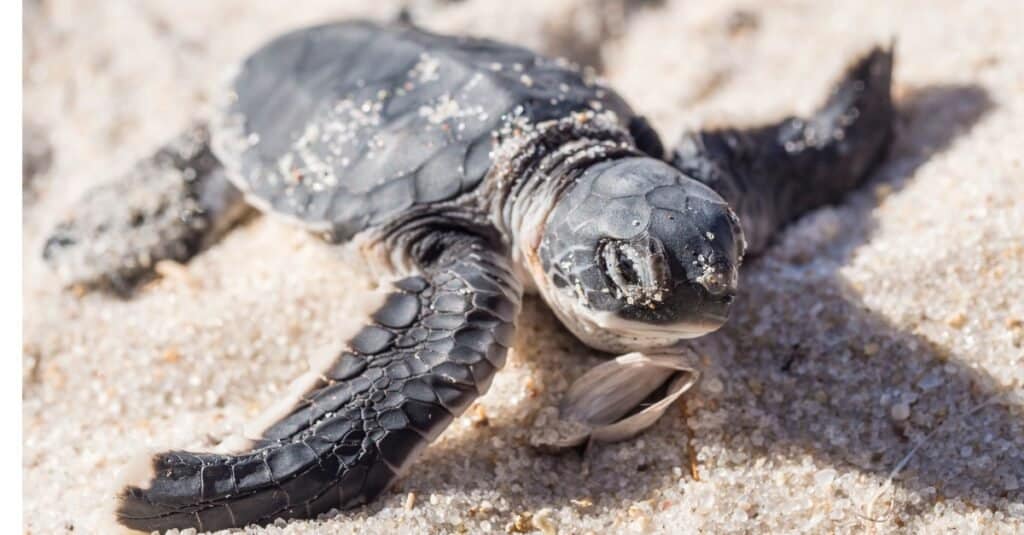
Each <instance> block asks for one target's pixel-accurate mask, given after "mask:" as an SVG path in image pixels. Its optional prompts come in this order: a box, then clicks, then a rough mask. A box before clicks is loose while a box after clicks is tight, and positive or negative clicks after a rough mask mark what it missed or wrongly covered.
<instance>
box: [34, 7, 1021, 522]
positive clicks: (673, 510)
mask: <svg viewBox="0 0 1024 535" xmlns="http://www.w3.org/2000/svg"><path fill="white" fill-rule="evenodd" d="M345 4H355V3H354V2H349V3H345V2H336V1H328V0H317V1H310V2H302V3H301V5H295V4H283V3H280V2H269V1H268V2H251V1H242V0H225V1H218V2H180V1H172V0H154V1H148V2H134V1H128V0H121V1H89V0H73V1H72V0H46V1H28V2H26V3H25V72H24V75H25V82H24V84H25V102H24V104H25V117H24V120H25V122H26V133H27V136H26V139H27V140H31V142H30V143H29V146H28V147H27V150H26V156H29V157H30V163H31V165H28V166H26V170H28V171H29V174H28V175H27V176H26V178H25V181H24V187H25V199H26V200H25V206H24V208H25V210H24V221H23V222H24V250H23V260H22V262H23V268H24V274H25V275H24V281H23V290H24V318H25V319H24V348H23V353H24V358H23V361H24V367H23V369H24V373H23V383H24V404H23V409H22V410H23V415H24V429H23V432H24V459H23V466H24V474H25V478H24V497H25V500H24V516H25V531H26V532H27V533H33V534H43V533H66V532H70V531H72V530H74V532H76V533H83V532H84V533H97V532H103V531H102V528H100V526H102V525H103V524H102V523H101V522H102V521H103V520H104V519H103V513H102V512H101V511H103V509H104V507H105V506H106V505H109V500H110V498H109V496H110V492H111V491H110V486H111V481H112V480H113V479H114V474H115V473H116V472H117V471H118V470H119V469H120V468H121V467H122V466H124V465H125V463H126V462H127V461H128V460H129V459H131V458H133V457H134V456H135V455H137V454H138V453H139V452H140V451H147V450H155V449H163V448H168V447H208V446H210V445H211V444H213V443H214V442H216V440H217V439H218V438H220V437H223V436H226V435H228V434H230V433H233V432H237V431H238V430H240V429H241V427H242V426H243V425H244V423H245V421H246V420H247V419H248V418H250V417H251V416H253V415H256V414H258V413H259V411H260V409H261V408H262V407H265V406H266V405H268V404H270V403H271V402H272V401H273V400H274V399H275V396H277V395H279V394H280V392H281V391H282V390H283V389H284V388H286V386H287V384H288V383H289V381H290V380H291V379H292V378H294V377H296V376H298V375H299V374H300V373H301V372H302V371H303V370H304V369H305V367H306V364H305V363H306V362H307V359H309V358H311V357H315V355H316V354H317V351H320V350H322V348H324V347H332V344H335V345H336V344H337V343H338V342H339V340H338V339H337V337H336V335H335V334H336V333H337V332H341V330H342V329H343V327H344V326H345V325H346V322H349V321H351V320H350V316H351V315H352V313H353V311H354V310H357V309H358V307H359V304H360V302H361V299H363V298H365V296H367V295H370V292H372V291H373V290H372V283H371V281H370V279H369V278H368V277H367V275H366V274H365V272H364V271H363V270H362V269H361V268H360V266H359V265H358V264H356V263H352V262H345V260H344V259H340V260H339V259H338V258H337V257H336V256H335V255H333V254H332V253H331V252H330V251H329V250H328V249H327V248H326V247H324V246H323V245H322V244H321V243H320V242H318V241H317V240H316V239H315V238H313V237H311V236H308V235H306V234H305V233H303V232H301V231H298V230H295V229H294V228H291V227H288V226H287V225H284V224H282V223H279V222H277V221H273V220H270V219H267V218H263V219H256V220H254V221H252V222H250V223H248V224H246V225H244V226H243V227H242V228H239V229H238V230H237V231H236V232H234V233H232V234H231V235H229V236H228V237H227V238H226V239H225V240H224V241H223V242H221V243H220V244H218V245H217V246H216V247H214V248H212V249H210V250H209V251H208V252H206V253H204V254H203V255H201V256H199V257H198V258H196V259H195V260H194V261H193V262H191V263H190V264H189V265H188V266H187V268H186V269H184V270H169V271H168V275H167V276H165V277H164V278H163V279H162V280H160V281H158V282H157V283H154V284H153V285H151V286H150V287H148V288H147V289H146V290H145V291H143V292H142V293H141V294H140V295H139V296H138V297H137V298H135V299H133V300H130V301H121V300H116V299H112V298H109V297H105V296H102V295H85V296H80V297H77V296H75V295H74V294H73V293H70V292H66V291H62V290H61V289H60V287H59V285H58V283H57V281H56V279H55V277H54V276H53V274H52V273H50V272H49V271H48V270H47V268H46V267H45V266H44V265H43V263H42V261H41V260H40V256H39V252H40V250H41V245H42V241H43V240H44V238H45V236H46V232H47V230H48V228H49V227H50V226H51V225H52V224H54V222H55V221H56V220H57V219H58V218H59V217H60V216H61V214H62V213H63V212H64V211H65V210H67V209H68V208H69V206H71V204H72V203H73V201H74V200H75V198H76V197H77V196H78V195H79V194H81V192H82V191H84V190H85V189H86V188H88V187H89V186H91V185H93V184H96V183H98V182H100V181H103V180H106V179H110V178H111V177H113V176H114V175H115V174H116V173H117V172H118V171H120V170H123V169H125V168H126V167H127V166H128V165H129V164H130V163H131V162H132V161H133V160H134V159H136V158H138V157H140V156H142V155H143V154H145V153H146V152H147V151H148V150H151V149H152V147H154V146H155V145H156V144H157V143H159V142H161V141H162V140H163V139H165V138H168V137H169V136H171V135H172V134H174V133H175V132H176V131H177V130H178V129H179V128H180V127H182V126H183V125H185V124H186V123H187V122H188V121H189V120H190V118H192V117H194V116H195V115H196V114H199V113H201V112H202V110H203V109H204V107H205V106H207V104H208V101H209V98H210V95H211V94H213V92H214V89H215V88H216V87H217V84H218V83H219V81H220V78H221V76H220V73H221V72H223V71H224V70H225V68H226V66H228V65H230V64H231V63H232V62H233V61H234V60H236V59H237V58H239V57H241V56H242V55H243V54H244V53H245V52H246V51H248V50H250V49H251V48H252V47H253V46H255V45H257V44H259V43H260V42H262V41H264V40H265V39H267V38H269V37H270V36H272V35H274V34H275V33H277V32H279V31H281V30H283V29H286V28H292V27H296V26H299V25H303V24H307V23H313V22H316V21H322V20H327V19H332V18H340V17H351V16H363V17H371V18H376V19H385V18H389V17H391V16H393V15H394V13H395V12H396V11H397V5H396V3H395V2H389V1H379V2H372V3H371V2H367V3H365V4H364V5H345ZM596 6H600V9H598V8H597V7H596ZM411 9H412V13H413V15H414V16H415V17H416V20H417V21H419V23H420V24H422V25H424V26H426V27H428V28H432V29H436V30H443V31H450V32H454V31H461V32H473V33H476V34H482V35H488V36H494V37H497V38H501V39H505V40H509V41H513V42H517V43H521V44H524V45H527V46H531V47H535V48H538V49H541V50H544V51H546V52H550V53H553V54H564V55H568V56H570V57H572V58H574V59H578V60H581V61H584V62H587V63H590V64H594V65H597V66H598V67H599V68H600V71H601V72H602V74H603V75H604V76H605V77H606V78H607V79H608V80H609V82H610V83H611V84H612V85H613V86H614V87H616V88H617V89H618V90H620V91H621V92H622V93H623V94H624V95H625V96H626V97H627V98H628V99H629V100H630V102H632V103H633V105H634V106H635V107H636V108H637V109H638V110H640V111H641V112H643V113H645V114H647V115H648V116H649V117H650V118H651V119H652V121H653V122H654V124H655V125H656V126H657V127H658V128H659V130H660V131H661V132H662V133H663V135H664V137H665V139H666V141H667V142H669V143H671V142H672V140H674V139H676V137H677V136H678V134H679V133H680V132H681V131H682V130H683V129H684V128H693V127H698V126H701V125H714V124H726V123H729V124H752V123H756V122H758V121H763V120H769V119H774V118H778V117H780V116H782V115H784V114H787V113H793V112H806V111H808V110H811V109H812V108H813V107H814V106H815V105H816V104H817V103H818V102H819V101H820V99H821V98H822V97H823V95H824V92H825V91H826V89H827V87H828V85H829V82H830V81H831V80H832V79H833V78H834V76H835V75H836V74H837V73H838V71H840V70H841V68H842V66H843V64H844V63H846V62H847V61H848V60H849V59H850V58H851V57H853V56H854V55H856V54H857V53H858V52H859V51H862V50H864V49H866V48H867V47H868V46H869V45H870V44H872V43H875V42H879V41H882V42H887V41H889V39H890V38H891V37H896V38H897V39H898V63H897V67H896V95H897V98H898V101H899V108H900V114H899V120H898V124H897V126H896V130H897V139H896V142H895V144H894V146H893V148H892V154H891V156H890V158H889V159H888V160H887V162H886V163H885V164H884V166H883V167H882V168H881V169H880V170H879V172H878V173H877V176H876V177H875V178H874V179H873V180H872V182H871V184H869V185H868V186H866V187H864V188H863V189H862V190H861V191H859V192H858V193H856V194H855V195H853V196H851V198H850V199H849V200H848V201H847V202H844V203H843V204H842V205H841V206H836V207H830V208H825V209H822V210H819V211H817V212H815V213H812V214H810V215H808V216H807V217H805V218H804V219H802V220H801V221H800V222H798V223H797V224H795V225H794V226H792V227H791V228H790V229H788V230H787V231H786V232H785V233H784V234H783V235H781V236H780V239H779V240H778V243H777V244H776V246H775V247H773V248H772V249H771V250H770V251H769V252H768V253H767V254H766V255H764V256H763V257H762V258H759V259H757V260H755V261H752V262H750V263H749V265H747V266H745V268H744V269H745V271H744V274H743V280H742V285H743V290H742V295H741V296H740V299H739V302H738V305H737V308H736V311H735V314H734V316H733V317H732V319H731V320H730V322H729V324H728V325H727V327H726V328H724V329H722V330H721V331H720V332H719V333H716V334H714V335H712V336H708V337H706V338H705V339H702V340H700V341H698V342H697V343H696V344H695V348H696V349H697V351H698V352H699V353H700V354H701V356H702V359H701V360H702V365H703V367H704V368H703V372H704V379H703V380H702V382H701V383H700V384H699V385H698V386H697V387H696V388H695V389H694V390H693V391H692V392H691V393H689V394H687V395H686V396H685V397H684V403H681V404H680V405H679V406H678V407H676V408H673V410H670V411H669V412H668V414H667V415H666V416H665V417H664V418H662V419H661V420H660V421H659V422H658V423H657V424H656V425H655V426H654V428H652V429H651V430H650V431H649V432H647V433H645V434H643V435H641V436H640V437H638V438H636V439H635V440H632V441H629V442H625V443H619V444H614V445H603V446H598V447H595V448H593V449H591V450H590V451H589V452H588V454H587V456H586V458H585V460H584V459H581V458H580V457H579V456H577V455H575V454H566V455H562V456H552V455H548V454H544V453H541V452H538V451H536V450H534V449H533V448H531V447H530V446H529V438H530V434H531V433H532V432H533V431H532V428H533V426H534V425H540V424H542V423H543V421H544V419H545V418H548V417H549V416H550V413H551V407H553V406H555V405H556V404H557V401H558V400H559V398H560V396H561V395H562V394H563V393H564V392H565V391H566V389H567V388H568V385H569V384H570V383H571V382H572V381H573V380H574V379H575V378H576V377H579V375H580V374H582V373H583V372H584V371H585V370H586V369H587V368H588V367H591V366H593V365H595V364H596V363H598V362H600V361H601V358H602V357H601V356H600V355H599V354H597V353H595V352H594V351H592V350H589V349H588V348H586V347H584V346H583V345H581V344H579V343H578V342H576V341H574V340H573V339H572V337H571V336H569V335H568V334H567V333H566V332H565V331H564V330H563V329H561V328H559V327H556V326H555V325H556V321H555V320H554V318H553V316H552V315H551V313H550V312H548V311H547V310H546V309H545V307H544V306H543V304H542V303H540V302H539V301H537V300H536V299H529V300H528V301H527V303H526V306H525V313H524V315H523V318H522V320H521V330H520V332H519V334H518V337H517V341H516V345H515V349H514V351H513V353H512V355H511V356H510V358H509V362H508V365H507V367H506V369H505V370H504V371H503V372H502V373H500V374H499V375H498V377H497V378H496V380H495V382H494V385H493V387H492V388H491V391H490V392H489V393H488V394H487V395H486V396H484V397H483V398H482V399H480V401H479V402H478V404H477V405H476V406H474V407H473V408H472V409H471V410H470V411H469V412H468V413H467V414H466V415H465V416H464V417H462V418H460V419H459V420H457V421H456V422H455V423H454V424H453V425H452V426H451V428H450V429H449V430H448V431H447V432H446V433H445V434H444V435H443V436H442V437H441V439H439V441H438V442H437V443H435V444H434V445H433V446H432V447H431V448H430V449H429V451H428V452H427V453H426V455H425V456H424V457H423V459H422V460H421V461H420V462H419V463H418V464H416V465H415V466H414V467H413V468H412V469H411V470H410V471H409V473H408V474H407V475H406V476H405V477H404V478H403V479H402V480H401V481H400V482H399V483H398V484H397V485H396V486H395V487H394V488H393V489H392V490H391V491H389V492H388V493H386V494H385V495H384V496H382V497H381V499H380V500H378V501H377V502H375V503H373V504H372V505H370V506H367V507H365V508H362V509H358V510H355V511H351V512H345V513H341V514H337V515H330V517H329V518H324V519H320V520H310V521H293V522H288V523H283V522H279V523H275V524H273V525H271V526H267V527H264V528H258V527H250V528H246V529H245V531H246V532H247V533H389V534H393V533H487V532H499V533H503V532H542V533H555V532H559V533H588V532H593V533H618V532H630V531H632V532H638V533H647V532H653V533H674V532H680V531H687V532H691V531H703V532H804V533H818V532H837V533H846V532H856V533H863V532H877V533H892V532H908V533H910V532H917V533H920V532H930V533H935V532H945V531H951V530H959V532H964V533H979V532H985V533H1020V532H1021V531H1022V530H1024V410H1022V409H1024V392H1022V391H1024V167H1022V156H1021V149H1020V147H1022V146H1024V131H1022V128H1021V126H1020V125H1022V124H1024V46H1022V44H1021V40H1020V39H1019V28H1018V26H1019V21H1020V20H1024V6H1022V5H1021V4H1020V3H1017V2H1008V1H999V0H992V1H988V2H969V3H965V2H958V1H956V0H942V1H924V0H921V1H907V2H883V1H872V2H834V3H832V2H813V1H806V2H802V1H785V2H773V3H770V4H765V5H762V3H759V2H754V1H748V2H740V1H727V2H713V3H712V2H657V1H646V2H644V1H639V0H635V1H627V0H609V1H606V2H585V1H582V0H565V1H560V2H548V1H544V0H529V1H525V2H516V3H514V5H512V4H511V3H505V2H501V3H496V2H495V3H489V2H484V1H481V0H466V1H463V2H452V3H433V2H426V1H422V2H413V3H412V4H411ZM893 474H895V475H894V477H892V479H891V481H892V482H891V484H890V483H889V481H890V475H893Z"/></svg>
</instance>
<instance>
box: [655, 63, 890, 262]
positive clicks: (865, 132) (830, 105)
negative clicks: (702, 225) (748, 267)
mask: <svg viewBox="0 0 1024 535" xmlns="http://www.w3.org/2000/svg"><path fill="white" fill-rule="evenodd" d="M892 65H893V52H892V49H891V48H890V49H888V50H885V49H882V48H875V49H873V50H872V51H871V52H869V53H868V54H867V55H865V56H864V57H863V58H861V59H860V60H859V61H857V62H855V63H854V64H853V65H852V66H851V67H850V68H849V69H848V70H847V72H846V74H845V75H844V76H843V78H842V79H841V81H840V82H839V84H838V85H837V86H836V88H835V90H834V91H833V93H832V96H831V97H830V98H829V99H828V101H827V102H826V103H825V105H824V106H823V107H822V108H821V109H820V110H819V111H818V112H817V113H816V114H815V115H814V116H812V117H810V118H807V119H801V118H787V119H785V120H783V121H782V122H780V123H778V124H774V125H769V126H763V127H759V128H752V129H747V130H732V129H726V130H711V131H704V132H695V133H689V134H686V135H684V136H683V139H682V141H681V142H680V144H679V146H678V147H677V148H676V149H675V151H673V154H672V155H671V159H672V163H673V164H674V165H675V166H676V167H678V168H679V169H680V170H681V171H683V172H684V173H686V174H687V175H689V176H691V177H693V178H695V179H697V180H699V181H701V182H704V183H705V184H707V185H708V186H710V187H711V188H712V189H714V190H715V191H717V192H718V193H719V194H720V195H721V196H722V197H724V198H725V200H726V201H728V202H729V204H730V205H731V206H732V207H733V209H734V210H735V211H736V213H737V215H738V216H739V219H740V221H741V224H742V226H743V231H744V234H745V236H746V240H747V244H748V248H747V250H748V252H751V253H756V252H759V251H761V250H763V249H764V247H765V246H766V245H767V244H768V243H769V241H770V240H771V237H772V236H773V235H774V234H775V231H776V230H777V229H778V228H779V227H781V226H782V225H784V224H785V223H787V222H789V221H791V220H793V219H795V218H796V217H798V216H800V215H801V214H803V213H805V212H807V211H809V210H812V209H814V208H817V207H819V206H822V205H825V204H829V203H833V202H836V201H838V200H839V199H840V198H841V197H842V196H843V195H844V194H846V193H847V192H849V191H850V190H852V189H854V188H856V187H857V186H858V185H860V184H861V183H862V182H863V181H864V180H865V179H866V178H867V177H868V176H869V175H870V173H871V171H872V170H873V169H874V168H875V166H876V164H877V163H878V162H879V161H880V160H881V159H882V157H883V156H884V155H885V151H886V148H887V146H888V144H889V141H890V139H891V137H892V125H893V118H894V117H893V105H892V96H891V90H890V87H891V84H892Z"/></svg>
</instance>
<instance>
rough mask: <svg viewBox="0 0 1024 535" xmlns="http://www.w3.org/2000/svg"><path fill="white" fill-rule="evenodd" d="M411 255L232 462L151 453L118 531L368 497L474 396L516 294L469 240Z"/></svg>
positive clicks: (197, 524) (278, 513)
mask: <svg viewBox="0 0 1024 535" xmlns="http://www.w3.org/2000/svg"><path fill="white" fill-rule="evenodd" d="M412 248H413V249H415V251H414V252H413V255H414V257H415V258H417V262H416V264H417V265H418V268H419V269H417V270H416V271H418V273H417V274H415V275H413V276H410V277H408V278H405V279H402V280H400V281H398V282H396V283H395V285H394V288H393V290H392V293H391V294H389V295H388V297H387V299H386V301H385V303H384V304H383V305H382V306H381V307H380V308H379V309H378V310H377V311H376V313H375V314H373V316H372V321H371V322H370V324H369V325H368V326H366V327H364V328H363V329H362V330H361V331H360V332H359V333H358V334H357V335H356V336H355V337H354V338H353V339H352V340H351V341H349V342H348V344H347V348H346V349H345V350H344V351H341V352H340V353H339V354H338V356H337V357H336V359H334V360H333V361H332V362H329V363H325V365H324V366H321V367H320V369H314V370H311V371H310V372H309V373H307V374H306V376H304V378H300V381H299V382H298V384H299V385H302V384H303V383H305V385H304V387H300V390H299V392H298V393H297V394H298V398H297V399H295V400H293V401H294V403H293V404H291V407H292V408H291V410H290V412H288V411H285V414H284V415H283V416H276V417H271V418H269V419H276V423H273V424H272V425H270V426H269V427H268V428H265V430H264V431H262V433H261V438H259V439H256V440H254V441H251V442H247V441H246V440H243V439H239V440H236V441H234V442H235V443H234V444H232V446H231V449H233V450H234V451H236V453H232V454H219V453H187V452H170V453H164V454H160V455H158V456H156V457H155V458H154V459H153V460H152V469H153V474H152V479H150V480H149V481H148V482H147V483H143V484H142V485H145V486H144V487H142V486H128V487H127V488H125V489H124V491H123V492H122V494H121V496H120V498H121V502H120V507H119V509H118V521H120V522H121V523H122V524H124V525H125V526H128V527H130V528H134V529H141V530H145V531H151V530H165V529H170V528H189V527H192V528H196V529H198V530H200V531H206V530H211V531H213V530H220V529H226V528H232V527H238V526H244V525H246V524H254V523H256V524H262V523H267V522H271V521H273V520H274V519H275V518H297V517H298V518H309V517H313V516H315V515H317V514H319V513H323V512H325V511H328V510H330V509H331V508H334V507H338V508H348V507H353V506H356V505H359V504H362V503H365V502H366V501H368V500H370V499H372V498H373V497H375V496H377V495H378V494H379V493H381V492H382V491H383V490H384V489H385V488H386V487H387V486H388V485H389V484H390V483H391V482H392V481H393V480H394V479H395V478H396V476H398V475H399V474H400V473H401V471H402V470H403V469H404V468H405V467H406V466H408V464H409V463H410V462H411V461H412V460H413V459H414V458H415V457H416V455H417V453H418V452H419V451H421V450H422V449H423V447H424V446H426V445H427V443H429V442H430V441H431V440H433V439H434V438H436V437H437V436H438V435H439V434H440V433H441V431H443V430H444V429H445V427H447V425H448V424H449V423H450V422H451V421H452V420H453V419H454V418H455V417H456V416H458V415H459V414H460V413H462V412H463V411H464V410H465V409H466V408H467V407H468V405H469V404H470V402H472V401H473V399H475V398H476V397H477V396H479V395H481V394H483V393H484V392H485V391H486V390H487V388H488V387H489V385H490V383H491V378H492V377H493V375H494V373H495V371H497V370H498V369H499V368H501V366H502V365H503V364H504V362H505V355H506V351H507V350H508V347H509V346H510V345H511V342H512V335H513V330H514V322H515V318H516V316H517V315H518V312H519V306H520V299H521V295H522V288H521V285H520V282H519V281H518V280H517V279H516V277H515V276H514V275H513V274H512V271H511V269H510V268H509V265H508V263H507V260H506V259H505V257H504V255H501V254H498V253H497V252H495V251H493V250H491V249H490V248H489V247H488V246H487V245H486V244H485V243H484V242H483V241H482V240H478V239H476V238H471V237H469V236H466V235H463V234H460V233H454V232H451V231H447V232H446V231H444V230H436V231H432V232H429V233H426V232H425V233H424V236H423V238H422V239H419V240H417V241H416V243H415V245H413V246H412ZM307 381H308V382H307ZM284 401H285V402H286V403H287V400H284ZM253 434H258V431H253Z"/></svg>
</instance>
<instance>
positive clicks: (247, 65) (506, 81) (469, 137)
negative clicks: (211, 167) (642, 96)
mask: <svg viewBox="0 0 1024 535" xmlns="http://www.w3.org/2000/svg"><path fill="white" fill-rule="evenodd" d="M232 88H233V94H232V99H231V102H230V103H228V104H227V106H226V108H225V110H223V114H222V115H221V120H220V122H219V123H217V122H216V121H215V125H216V133H215V146H216V149H217V154H218V156H219V157H220V158H221V159H222V160H223V161H224V162H225V163H226V164H228V166H229V168H231V170H232V174H233V175H234V176H233V177H232V178H233V180H234V181H235V182H236V183H237V185H238V186H239V187H240V188H241V189H242V190H244V191H246V192H247V193H248V195H249V197H250V199H251V200H253V201H254V202H255V203H256V204H258V205H261V206H263V207H264V208H269V209H270V210H273V211H275V212H279V213H283V214H285V215H289V216H293V217H295V218H297V219H298V220H300V221H301V222H302V223H303V224H305V225H308V226H310V227H312V228H314V229H318V230H323V231H330V232H331V233H332V234H333V237H334V238H335V239H338V240H343V239H347V238H350V237H351V236H352V235H354V234H355V233H357V232H359V231H361V230H364V229H366V228H369V227H372V226H376V225H380V224H382V223H384V222H387V221H390V220H393V219H394V217H395V216H396V215H398V214H401V213H403V212H406V211H408V210H410V209H412V208H415V207H419V208H424V207H426V208H428V209H431V208H434V207H436V206H438V205H439V204H441V203H444V202H445V201H451V200H453V199H455V198H457V197H459V196H460V195H462V194H465V193H467V192H471V191H473V190H475V188H477V187H478V186H479V185H480V184H481V182H482V180H483V178H484V176H485V175H486V173H487V171H488V169H489V168H490V166H491V153H492V150H493V149H494V148H495V146H494V145H495V139H496V137H495V134H496V132H498V131H499V130H500V129H501V128H503V127H506V126H508V125H509V124H510V122H512V120H513V119H521V121H522V122H519V121H517V124H536V123H538V122H541V121H545V120H550V119H559V118H563V117H566V116H568V115H569V114H570V113H571V112H573V111H583V110H593V111H604V110H610V111H613V112H615V113H616V115H617V118H618V120H619V121H621V122H622V124H623V125H626V124H627V122H628V121H629V120H630V119H631V118H632V117H633V113H632V111H631V110H630V109H629V107H628V106H627V105H626V104H625V103H624V102H623V101H622V99H621V98H620V97H619V96H618V95H616V94H615V93H614V92H612V91H611V90H609V89H607V88H605V87H603V86H600V85H597V84H594V83H593V82H592V81H589V80H586V79H585V76H584V74H583V73H582V72H581V71H580V70H579V69H577V68H575V67H573V66H572V65H570V64H569V63H568V62H566V61H563V60H553V59H548V58H544V57H541V56H537V55H536V54H534V53H532V52H530V51H528V50H525V49H522V48H518V47H513V46H509V45H505V44H501V43H496V42H494V41H490V40H484V39H475V38H456V37H446V36H439V35H434V34H431V33H427V32H425V31H422V30H419V29H416V28H413V27H409V26H379V25H376V24H373V23H367V22H342V23H336V24H330V25H324V26H318V27H313V28H308V29H303V30H298V31H295V32H292V33H288V34H285V35H283V36H281V37H278V38H277V39H275V40H273V41H271V42H270V43H269V44H267V45H265V46H264V47H263V48H261V49H259V50H258V51H256V52H255V53H254V54H253V55H252V56H250V57H249V58H248V59H247V60H246V61H245V62H244V64H243V65H242V67H241V70H240V72H239V73H238V75H237V76H236V77H235V79H234V81H233V85H232Z"/></svg>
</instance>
